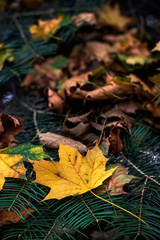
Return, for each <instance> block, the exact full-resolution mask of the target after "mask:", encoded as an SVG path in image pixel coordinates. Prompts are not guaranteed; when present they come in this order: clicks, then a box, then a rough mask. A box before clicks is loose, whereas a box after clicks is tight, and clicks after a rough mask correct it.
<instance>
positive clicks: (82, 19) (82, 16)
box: [72, 12, 97, 27]
mask: <svg viewBox="0 0 160 240" xmlns="http://www.w3.org/2000/svg"><path fill="white" fill-rule="evenodd" d="M72 21H73V22H74V23H75V25H76V26H77V27H79V26H81V25H82V24H84V23H88V24H90V25H96V23H97V20H96V17H95V15H94V14H93V13H85V12H84V13H79V14H78V15H75V16H73V17H72Z"/></svg>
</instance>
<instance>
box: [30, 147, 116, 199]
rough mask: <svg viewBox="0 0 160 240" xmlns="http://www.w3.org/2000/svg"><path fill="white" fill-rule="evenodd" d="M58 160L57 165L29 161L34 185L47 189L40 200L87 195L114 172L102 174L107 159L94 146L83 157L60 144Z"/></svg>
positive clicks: (75, 149)
mask: <svg viewBox="0 0 160 240" xmlns="http://www.w3.org/2000/svg"><path fill="white" fill-rule="evenodd" d="M59 157H60V161H59V162H48V161H44V160H40V161H38V162H34V161H31V163H32V164H33V165H34V170H35V172H36V180H35V181H34V182H36V183H39V184H42V185H45V186H48V187H49V188H50V192H49V194H48V195H47V196H46V198H45V199H43V201H44V200H48V199H52V198H56V199H62V198H65V197H68V196H71V195H72V196H75V195H80V194H82V193H85V192H88V191H90V190H92V189H94V188H96V187H98V186H100V185H101V184H102V182H103V181H104V180H105V179H106V178H108V177H110V176H111V175H112V173H113V172H114V171H115V169H116V168H112V169H110V170H108V171H105V165H106V162H107V160H108V159H107V158H105V157H104V156H103V154H102V152H101V150H100V149H99V148H98V146H97V145H96V146H95V147H94V148H93V149H92V150H89V151H88V152H87V155H86V156H85V157H83V156H82V155H81V154H80V153H79V152H78V150H77V148H72V147H70V146H67V145H63V144H61V143H60V147H59Z"/></svg>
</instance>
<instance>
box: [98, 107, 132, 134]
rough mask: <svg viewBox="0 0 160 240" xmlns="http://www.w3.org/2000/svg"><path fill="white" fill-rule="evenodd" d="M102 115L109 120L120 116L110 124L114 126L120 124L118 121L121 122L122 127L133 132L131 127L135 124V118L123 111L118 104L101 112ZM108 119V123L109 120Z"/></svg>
mask: <svg viewBox="0 0 160 240" xmlns="http://www.w3.org/2000/svg"><path fill="white" fill-rule="evenodd" d="M100 117H103V118H105V119H107V121H108V120H109V118H117V117H118V118H119V120H116V121H115V123H112V122H111V124H110V125H112V126H118V122H120V126H121V127H122V128H127V129H128V131H129V132H130V134H131V129H132V126H133V124H134V121H135V120H134V118H132V117H129V116H127V115H126V114H125V113H124V112H122V111H121V110H120V109H119V108H118V106H115V107H114V108H113V109H112V110H110V111H107V112H105V113H102V114H100ZM107 121H106V123H107V125H108V122H107Z"/></svg>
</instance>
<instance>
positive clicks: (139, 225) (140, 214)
mask: <svg viewBox="0 0 160 240" xmlns="http://www.w3.org/2000/svg"><path fill="white" fill-rule="evenodd" d="M147 181H148V178H146V180H145V182H144V186H143V189H142V193H141V200H140V211H139V217H140V218H142V205H143V197H144V190H145V186H146V184H147ZM140 230H141V221H139V223H138V232H137V236H139V235H140Z"/></svg>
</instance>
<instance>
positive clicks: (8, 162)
mask: <svg viewBox="0 0 160 240" xmlns="http://www.w3.org/2000/svg"><path fill="white" fill-rule="evenodd" d="M22 158H23V157H22V156H20V155H14V156H10V155H9V154H0V190H1V189H2V188H3V185H4V183H5V178H6V177H10V178H21V179H26V177H25V173H26V169H25V167H24V164H23V162H22Z"/></svg>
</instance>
